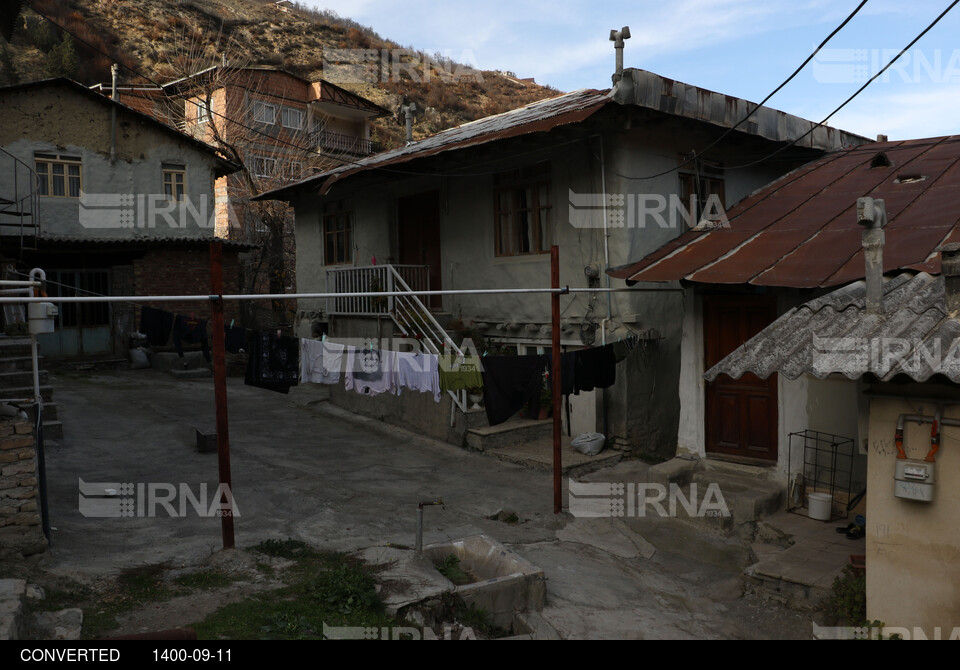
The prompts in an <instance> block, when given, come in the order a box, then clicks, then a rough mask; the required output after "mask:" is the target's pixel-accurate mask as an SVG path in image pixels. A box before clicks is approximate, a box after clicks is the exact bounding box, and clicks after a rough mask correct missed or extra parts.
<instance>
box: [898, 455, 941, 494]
mask: <svg viewBox="0 0 960 670" xmlns="http://www.w3.org/2000/svg"><path fill="white" fill-rule="evenodd" d="M936 465H937V464H936V463H933V462H930V461H921V460H919V459H915V458H900V459H897V472H896V474H895V475H894V488H893V495H895V496H896V497H898V498H906V499H907V500H922V501H924V502H930V501H931V500H933V483H934V480H935V474H936Z"/></svg>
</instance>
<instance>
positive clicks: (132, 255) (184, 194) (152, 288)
mask: <svg viewBox="0 0 960 670" xmlns="http://www.w3.org/2000/svg"><path fill="white" fill-rule="evenodd" d="M0 104H2V105H3V109H4V110H5V112H6V123H5V124H4V125H3V127H2V128H0V224H2V225H0V261H2V264H3V267H4V268H5V269H7V271H8V274H9V273H10V272H11V271H12V272H13V273H14V274H12V275H11V276H10V277H9V278H18V277H19V276H18V275H16V274H15V273H16V272H21V273H22V272H25V271H27V270H29V269H30V268H32V267H40V268H43V269H44V270H45V271H46V273H47V279H48V286H47V291H48V293H49V295H50V296H51V297H54V298H56V297H58V296H68V295H131V296H139V295H143V296H147V295H158V294H173V295H187V294H208V293H209V292H210V269H209V268H210V264H209V248H210V242H211V241H213V240H216V239H217V238H216V237H215V236H214V235H213V219H214V206H213V205H214V183H215V182H216V180H217V179H219V178H222V177H224V176H226V175H227V174H230V173H231V172H234V171H235V170H236V169H237V166H236V165H234V164H232V163H230V162H229V161H226V160H224V159H223V158H222V157H221V156H220V155H219V154H218V153H217V151H216V150H214V149H213V148H212V147H210V146H208V145H206V144H204V143H203V142H201V141H199V140H197V139H196V138H194V137H191V136H189V135H185V134H183V133H181V132H179V131H177V130H176V129H175V128H172V127H170V126H169V125H166V124H163V123H160V122H159V121H158V120H157V119H156V118H154V117H152V116H149V115H147V114H144V113H142V112H140V111H137V110H135V109H133V108H131V107H128V106H126V105H124V104H122V103H119V102H116V101H114V100H110V99H109V98H106V97H104V96H102V95H100V94H98V93H96V92H94V91H91V90H90V89H88V88H87V87H85V86H82V85H80V84H78V83H76V82H73V81H71V80H68V79H62V78H61V79H51V80H45V81H40V82H32V83H28V84H21V85H17V86H8V87H4V88H0ZM224 244H225V247H224V254H223V255H224V270H225V281H224V283H225V288H226V290H227V291H228V292H239V291H237V290H236V288H237V287H239V285H240V279H239V266H240V263H239V258H238V257H239V254H240V253H241V252H243V251H249V249H250V248H251V247H250V245H248V244H244V243H241V242H231V241H224ZM11 269H12V270H11ZM158 306H159V305H158ZM227 308H228V309H230V310H233V311H234V315H233V317H234V318H235V316H236V309H237V308H236V305H228V306H227ZM164 309H167V310H170V311H175V310H178V309H180V310H182V311H184V312H186V311H190V312H193V313H196V314H197V316H199V317H201V318H207V317H208V316H209V309H210V308H209V305H208V304H206V303H189V304H183V305H171V304H169V303H168V304H167V305H166V306H165V307H164ZM138 316H139V315H138V310H137V308H136V304H125V303H84V304H82V305H78V304H70V303H61V304H60V316H59V319H58V323H57V329H56V332H54V333H51V334H44V335H41V336H40V345H41V350H42V353H43V354H44V355H48V356H74V355H101V354H117V353H121V352H123V351H125V350H126V347H127V346H128V343H129V335H130V334H131V333H134V332H136V330H137V325H138ZM228 318H231V317H228Z"/></svg>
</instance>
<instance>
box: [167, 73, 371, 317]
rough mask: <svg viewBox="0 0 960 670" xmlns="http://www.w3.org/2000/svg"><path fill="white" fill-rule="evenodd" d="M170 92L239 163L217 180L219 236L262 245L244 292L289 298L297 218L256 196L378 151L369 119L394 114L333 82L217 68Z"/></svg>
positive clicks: (192, 124) (201, 132) (176, 111)
mask: <svg viewBox="0 0 960 670" xmlns="http://www.w3.org/2000/svg"><path fill="white" fill-rule="evenodd" d="M162 88H163V91H164V93H165V99H166V100H167V101H171V100H172V101H174V105H173V111H172V114H171V116H172V121H173V122H174V123H175V124H177V126H178V127H179V128H180V129H182V130H183V131H184V132H186V133H189V134H191V135H193V136H194V137H197V138H198V139H201V140H203V141H204V142H207V143H209V144H212V145H213V146H216V147H217V148H218V149H219V150H220V151H221V153H223V155H224V156H225V157H226V158H228V159H230V160H233V161H234V162H236V163H238V164H239V165H241V170H240V171H238V172H236V173H234V174H232V175H230V176H229V177H222V178H220V179H219V180H218V181H217V184H216V212H217V213H216V227H215V233H216V235H217V236H219V237H223V238H226V239H231V240H237V241H242V242H247V243H251V244H256V245H257V246H258V250H257V251H256V252H254V253H252V254H251V255H250V257H249V259H248V263H247V266H246V270H247V271H246V273H245V275H246V276H245V280H244V284H245V288H246V290H248V291H250V292H270V293H284V292H288V291H289V290H290V289H292V288H293V287H294V286H295V279H294V272H295V267H294V258H295V253H296V252H295V244H294V235H293V215H292V211H291V210H290V209H289V208H288V207H286V206H285V205H282V204H280V203H251V202H250V201H249V199H250V198H251V197H253V196H254V195H256V194H257V193H260V192H262V191H266V190H270V189H273V188H278V187H280V186H283V185H285V184H287V183H290V182H293V181H296V180H299V179H301V178H303V177H306V176H309V175H310V174H313V173H315V172H318V171H322V170H325V169H330V168H332V167H336V166H339V165H342V164H344V163H346V162H350V161H354V160H357V159H359V158H362V157H364V156H367V155H369V154H371V153H374V152H375V151H377V150H379V147H378V146H377V144H376V143H375V142H374V141H372V140H371V138H370V121H371V120H372V119H374V118H377V117H380V116H385V115H387V114H389V112H388V111H387V110H386V109H384V108H382V107H380V106H378V105H376V104H374V103H372V102H370V101H369V100H367V99H365V98H363V97H361V96H359V95H356V94H354V93H351V92H349V91H347V90H345V89H343V88H340V87H339V86H336V85H334V84H331V83H329V82H327V81H323V80H318V81H310V80H308V79H304V78H303V77H299V76H297V75H294V74H292V73H290V72H287V71H285V70H281V69H277V68H268V67H229V66H215V67H211V68H207V69H205V70H202V71H200V72H197V73H194V74H192V75H190V76H187V77H183V78H181V79H177V80H175V81H172V82H170V83H168V84H165V85H164V86H163V87H162ZM161 113H162V112H161ZM167 113H168V114H170V113H171V112H169V111H168V112H167ZM273 311H274V312H275V314H273V315H270V316H272V317H276V316H277V314H276V312H278V311H280V310H278V309H277V306H276V305H275V306H274V310H273ZM258 317H259V319H258V320H261V319H264V318H267V319H269V320H271V321H272V320H273V319H271V318H269V316H268V314H267V313H265V312H258ZM280 318H281V321H282V320H283V319H282V316H281V317H280Z"/></svg>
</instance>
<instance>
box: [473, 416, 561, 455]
mask: <svg viewBox="0 0 960 670" xmlns="http://www.w3.org/2000/svg"><path fill="white" fill-rule="evenodd" d="M484 419H486V415H485V414H484ZM551 435H553V422H552V421H549V420H546V421H533V420H531V419H511V420H510V421H506V422H504V423H501V424H499V425H496V426H477V427H476V428H470V429H469V430H467V435H466V441H467V446H468V447H469V448H471V449H474V450H476V451H490V450H491V449H499V448H501V447H507V446H512V445H516V444H522V443H525V442H534V441H536V440H540V439H544V438H549V437H550V436H551Z"/></svg>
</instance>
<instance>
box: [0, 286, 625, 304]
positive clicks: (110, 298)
mask: <svg viewBox="0 0 960 670" xmlns="http://www.w3.org/2000/svg"><path fill="white" fill-rule="evenodd" d="M630 291H632V292H636V291H637V289H632V288H570V287H564V288H497V289H458V290H449V291H362V292H353V293H240V294H224V295H209V294H208V295H116V296H114V295H105V296H62V297H61V296H56V297H39V298H31V297H27V296H23V297H0V304H4V303H24V302H59V303H83V302H134V303H143V302H174V301H196V302H203V301H207V300H209V301H218V300H300V299H305V300H311V299H321V298H389V297H396V296H406V295H418V296H443V295H510V294H518V293H539V294H559V295H568V294H574V293H624V292H630Z"/></svg>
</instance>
